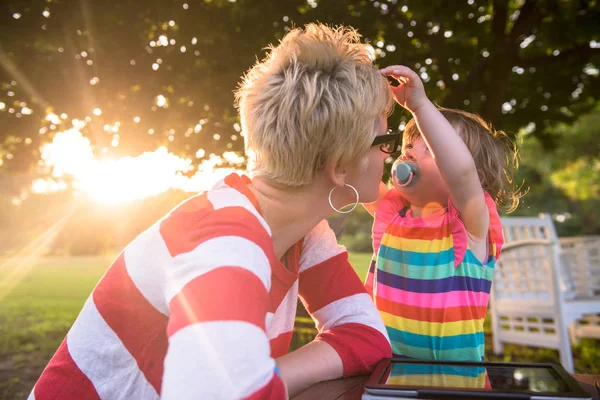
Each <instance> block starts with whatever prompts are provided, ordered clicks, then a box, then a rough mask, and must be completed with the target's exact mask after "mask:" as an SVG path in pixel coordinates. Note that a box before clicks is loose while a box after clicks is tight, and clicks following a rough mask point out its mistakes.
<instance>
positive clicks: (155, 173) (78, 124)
mask: <svg viewBox="0 0 600 400" xmlns="http://www.w3.org/2000/svg"><path fill="white" fill-rule="evenodd" d="M72 125H73V127H72V128H70V129H67V130H64V131H62V132H58V133H57V134H56V135H55V136H54V139H53V140H52V142H51V143H48V144H46V145H44V146H43V147H42V148H41V158H42V164H43V166H44V167H45V168H47V170H48V172H51V174H50V176H49V177H48V178H45V179H37V180H36V181H34V182H33V184H32V187H31V190H32V192H34V193H47V192H55V191H60V190H65V189H66V188H67V187H68V185H67V184H66V182H65V180H69V181H71V182H72V184H71V185H72V187H73V188H74V189H76V190H78V191H82V192H84V193H86V194H88V195H90V196H91V197H93V198H94V199H96V200H98V201H100V202H102V203H106V204H115V203H120V202H125V201H131V200H137V199H143V198H146V197H150V196H154V195H157V194H160V193H162V192H165V191H167V190H170V189H179V190H183V191H187V192H198V191H202V190H206V189H209V188H210V187H211V186H213V185H214V184H215V183H216V182H217V181H218V180H219V179H222V178H223V177H225V176H226V175H228V174H229V173H231V172H234V171H238V172H244V171H243V170H242V169H239V168H238V167H239V166H241V165H242V164H243V163H244V162H245V159H244V157H241V156H239V155H237V154H235V153H234V152H225V153H224V154H223V155H222V156H217V155H215V154H209V156H208V158H207V159H204V160H202V161H201V162H200V163H199V164H198V165H197V166H195V165H194V164H193V160H192V159H191V158H183V157H180V156H177V155H175V154H173V153H170V152H169V151H168V149H167V148H166V147H164V146H161V147H159V148H158V149H156V150H155V151H151V152H145V153H143V154H140V155H138V156H135V157H130V156H127V157H121V158H117V159H103V160H98V159H97V158H96V157H95V155H94V152H93V148H92V146H91V143H90V141H89V139H87V138H86V137H85V136H83V135H82V133H81V129H82V128H83V127H84V126H85V122H83V121H79V120H73V121H72ZM204 154H205V152H204V150H203V149H199V150H198V151H197V152H196V155H201V156H203V155H204ZM194 171H195V172H194ZM192 172H193V174H192ZM190 175H191V176H190Z"/></svg>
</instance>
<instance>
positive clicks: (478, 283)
mask: <svg viewBox="0 0 600 400" xmlns="http://www.w3.org/2000/svg"><path fill="white" fill-rule="evenodd" d="M485 198H486V203H487V206H488V210H489V214H490V232H489V234H488V238H489V245H488V257H487V260H486V262H485V263H482V262H481V261H479V260H478V259H477V258H476V257H475V255H474V254H473V252H472V251H471V249H470V248H469V246H468V242H467V231H466V229H465V227H464V224H463V223H462V221H461V220H460V219H459V217H458V210H456V208H454V207H453V205H452V203H451V202H450V201H448V207H447V208H445V209H443V210H440V211H439V212H437V213H436V214H433V215H430V216H427V217H424V218H413V217H411V215H410V209H408V208H407V207H404V206H403V199H402V198H401V196H400V194H399V193H398V192H397V191H396V190H395V189H392V190H391V191H390V192H388V194H387V195H386V196H385V197H384V198H383V199H381V200H380V202H379V205H378V208H377V211H376V213H375V223H374V224H373V249H374V256H373V259H372V261H371V266H370V268H369V273H368V275H367V279H366V282H365V286H366V288H367V292H369V293H370V294H371V296H372V298H373V301H374V302H375V305H376V306H377V309H378V310H379V312H380V314H381V316H382V318H383V322H384V323H385V326H386V328H387V331H388V334H389V337H390V340H391V343H392V351H393V353H394V354H395V355H400V356H405V357H410V358H417V359H426V360H455V361H459V360H462V361H481V360H483V357H484V350H485V345H484V335H483V321H484V319H485V314H486V312H487V306H488V300H489V295H490V289H491V285H492V277H493V272H494V264H495V262H496V260H497V258H498V256H499V255H500V248H501V247H502V243H503V241H504V240H503V236H502V226H501V222H500V217H499V216H498V212H497V210H496V205H495V203H494V201H493V200H492V198H491V197H490V196H489V195H488V194H487V193H486V194H485ZM399 210H400V211H399Z"/></svg>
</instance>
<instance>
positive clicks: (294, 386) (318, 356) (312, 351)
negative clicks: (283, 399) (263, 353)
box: [276, 341, 344, 397]
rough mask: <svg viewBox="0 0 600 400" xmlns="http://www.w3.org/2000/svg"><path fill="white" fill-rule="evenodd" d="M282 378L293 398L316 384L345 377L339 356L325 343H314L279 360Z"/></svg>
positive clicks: (278, 365)
mask: <svg viewBox="0 0 600 400" xmlns="http://www.w3.org/2000/svg"><path fill="white" fill-rule="evenodd" d="M276 362H277V367H278V368H279V371H280V372H281V378H282V379H283V382H284V383H285V385H286V387H287V391H288V394H289V395H290V397H293V396H295V395H297V394H298V393H300V392H301V391H303V390H305V389H307V388H309V387H310V386H312V385H314V384H315V383H318V382H322V381H329V380H332V379H338V378H341V377H342V376H343V373H344V365H343V363H342V359H341V358H340V356H339V354H338V353H337V352H336V351H335V349H334V348H333V347H331V346H330V345H329V344H328V343H327V342H324V341H313V342H310V343H308V344H307V345H305V346H302V347H301V348H299V349H297V350H295V351H292V352H291V353H288V354H286V355H284V356H282V357H279V358H278V359H277V360H276Z"/></svg>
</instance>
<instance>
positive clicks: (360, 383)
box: [293, 374, 600, 400]
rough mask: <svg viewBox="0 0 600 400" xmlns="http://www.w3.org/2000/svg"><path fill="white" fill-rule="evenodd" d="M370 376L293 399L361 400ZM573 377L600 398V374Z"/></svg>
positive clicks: (331, 384) (318, 386) (328, 384)
mask: <svg viewBox="0 0 600 400" xmlns="http://www.w3.org/2000/svg"><path fill="white" fill-rule="evenodd" d="M367 378H368V376H355V377H352V378H345V379H336V380H334V381H328V382H321V383H318V384H316V385H314V386H311V387H309V388H308V389H306V390H305V391H304V392H302V393H300V394H299V395H297V396H295V397H294V398H293V400H333V399H341V400H361V397H362V395H363V392H364V386H365V382H366V381H367ZM573 378H575V380H576V381H577V382H579V384H580V385H581V387H582V388H583V389H585V391H586V392H588V393H589V394H590V396H592V398H593V399H594V400H600V396H599V395H598V391H597V390H596V387H595V386H594V383H595V382H600V375H581V374H573Z"/></svg>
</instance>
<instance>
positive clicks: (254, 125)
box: [235, 24, 393, 187]
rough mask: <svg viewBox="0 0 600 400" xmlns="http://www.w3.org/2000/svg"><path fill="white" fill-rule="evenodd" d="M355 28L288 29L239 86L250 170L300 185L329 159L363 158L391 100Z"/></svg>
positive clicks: (283, 181)
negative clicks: (380, 118) (278, 42)
mask: <svg viewBox="0 0 600 400" xmlns="http://www.w3.org/2000/svg"><path fill="white" fill-rule="evenodd" d="M371 55H372V53H370V51H369V46H368V45H365V44H362V43H361V42H360V35H359V34H358V33H357V32H356V30H354V29H352V28H348V27H342V26H340V27H328V26H326V25H322V24H309V25H306V26H305V27H304V29H299V28H297V29H293V30H291V31H290V32H288V33H287V34H286V35H285V37H284V38H283V40H281V42H280V44H279V45H278V46H277V47H273V46H270V47H269V54H268V55H267V56H266V58H265V59H264V60H262V61H261V62H258V63H257V64H256V65H254V66H253V67H252V68H251V69H250V70H249V71H248V72H247V74H246V75H245V77H244V78H243V81H242V83H241V84H240V86H239V88H238V90H237V91H236V94H235V95H236V101H237V104H238V107H239V112H240V119H241V125H242V132H243V135H244V138H245V148H246V154H247V156H248V169H249V170H250V171H251V172H252V174H253V175H254V176H262V177H264V178H267V179H269V180H271V181H273V182H275V183H278V184H281V185H285V186H293V187H300V186H305V185H308V184H310V183H311V182H313V181H314V179H315V176H316V174H317V172H319V171H320V170H322V169H323V167H324V166H325V165H326V164H327V163H328V162H329V161H330V160H338V159H339V162H340V164H342V165H346V163H350V162H355V161H358V160H361V159H362V158H363V157H364V156H365V155H366V154H367V152H368V151H369V147H370V146H371V144H372V140H373V132H374V131H375V130H376V129H377V122H378V121H379V116H380V115H381V114H382V113H384V112H387V113H389V112H390V111H391V109H392V107H393V98H392V94H391V90H390V88H389V85H388V82H387V79H386V78H384V77H383V76H382V75H381V74H380V73H379V71H378V70H377V69H376V68H375V66H374V65H373V58H372V57H371Z"/></svg>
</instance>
